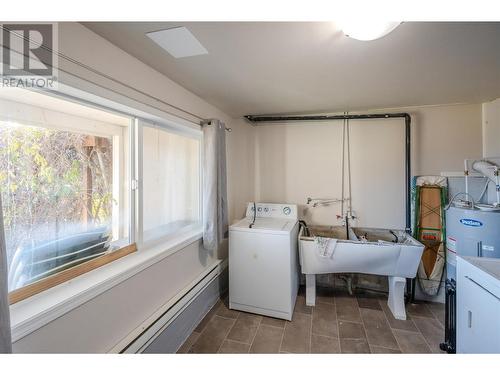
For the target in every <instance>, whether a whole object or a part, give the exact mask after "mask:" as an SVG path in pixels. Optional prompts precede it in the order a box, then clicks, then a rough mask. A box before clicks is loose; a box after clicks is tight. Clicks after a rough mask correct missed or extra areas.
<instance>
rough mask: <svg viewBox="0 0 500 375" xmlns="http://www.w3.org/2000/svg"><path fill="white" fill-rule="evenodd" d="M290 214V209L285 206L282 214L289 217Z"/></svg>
mask: <svg viewBox="0 0 500 375" xmlns="http://www.w3.org/2000/svg"><path fill="white" fill-rule="evenodd" d="M291 212H292V209H291V208H290V207H288V206H286V207H284V208H283V213H284V214H285V215H290V214H291Z"/></svg>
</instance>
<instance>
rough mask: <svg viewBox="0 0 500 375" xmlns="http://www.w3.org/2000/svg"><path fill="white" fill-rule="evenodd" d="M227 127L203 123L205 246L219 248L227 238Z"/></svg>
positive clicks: (219, 123) (211, 248)
mask: <svg viewBox="0 0 500 375" xmlns="http://www.w3.org/2000/svg"><path fill="white" fill-rule="evenodd" d="M225 130H226V126H225V125H224V123H223V122H222V121H219V120H210V121H208V122H206V123H204V124H203V151H204V153H203V246H204V247H205V248H206V249H207V250H217V249H218V248H219V245H220V244H221V242H222V241H223V240H224V238H226V237H227V229H228V212H227V181H226V131H225Z"/></svg>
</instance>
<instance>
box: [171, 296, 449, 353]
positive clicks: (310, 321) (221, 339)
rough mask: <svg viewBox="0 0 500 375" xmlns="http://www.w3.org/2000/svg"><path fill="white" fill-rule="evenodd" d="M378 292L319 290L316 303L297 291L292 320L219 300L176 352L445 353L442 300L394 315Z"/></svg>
mask: <svg viewBox="0 0 500 375" xmlns="http://www.w3.org/2000/svg"><path fill="white" fill-rule="evenodd" d="M386 302H387V301H386V298H384V297H383V296H380V295H367V294H357V295H354V296H349V295H347V294H345V293H344V292H339V291H334V290H330V289H320V290H318V297H317V300H316V306H314V307H309V306H306V305H305V297H304V293H303V290H301V292H300V293H299V296H298V298H297V303H296V305H295V311H294V314H293V319H292V321H291V322H288V321H284V320H279V319H274V318H269V317H263V316H260V315H254V314H249V313H245V312H239V311H235V310H230V309H228V307H227V298H226V299H225V300H221V301H219V302H218V303H217V304H216V305H215V306H214V307H213V308H212V310H211V311H210V312H209V313H208V314H207V316H206V317H205V318H204V319H203V320H202V321H201V322H200V324H199V325H198V326H197V327H196V328H195V330H194V332H193V333H192V334H191V336H190V337H189V338H188V339H187V340H186V342H185V343H184V345H182V347H181V348H180V349H179V351H178V353H443V352H441V351H440V350H439V343H440V342H441V341H443V337H444V305H442V304H437V303H424V302H419V303H416V304H408V305H407V315H408V318H407V320H406V321H401V320H396V319H394V318H393V316H392V314H391V312H390V311H389V309H388V307H387V303H386Z"/></svg>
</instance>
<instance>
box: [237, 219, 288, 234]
mask: <svg viewBox="0 0 500 375" xmlns="http://www.w3.org/2000/svg"><path fill="white" fill-rule="evenodd" d="M250 223H251V220H249V219H247V218H245V219H242V220H240V221H238V222H237V223H235V224H233V225H231V226H230V227H229V230H232V231H243V232H254V233H270V234H289V233H290V232H291V231H292V230H293V228H294V227H295V225H296V224H297V220H287V219H276V218H267V217H258V218H256V219H255V223H254V225H253V226H252V228H249V227H248V226H249V225H250Z"/></svg>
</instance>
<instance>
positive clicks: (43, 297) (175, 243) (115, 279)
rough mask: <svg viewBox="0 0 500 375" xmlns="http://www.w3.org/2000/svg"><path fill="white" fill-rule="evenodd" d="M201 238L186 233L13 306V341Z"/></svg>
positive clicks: (196, 231)
mask: <svg viewBox="0 0 500 375" xmlns="http://www.w3.org/2000/svg"><path fill="white" fill-rule="evenodd" d="M201 238H202V231H201V228H197V229H192V230H190V231H186V232H184V233H182V234H179V235H178V236H176V237H175V238H171V239H169V240H168V241H166V242H164V243H162V244H161V245H157V246H154V247H151V248H148V249H147V250H143V251H138V252H136V253H133V254H130V255H128V256H125V257H123V258H121V259H118V260H116V261H114V262H111V263H109V264H106V265H105V266H102V267H100V268H98V269H95V270H93V271H90V272H88V273H86V274H83V275H81V276H79V277H77V278H75V279H72V280H70V281H67V282H65V283H63V284H60V285H57V286H55V287H53V288H51V289H48V290H46V291H44V292H42V293H39V294H37V295H34V296H32V297H30V298H27V299H25V300H23V301H20V302H18V303H16V304H13V305H11V307H10V315H11V316H10V319H11V328H12V341H13V342H16V341H18V340H19V339H21V338H23V337H24V336H26V335H29V334H30V333H31V332H33V331H35V330H37V329H39V328H40V327H42V326H44V325H46V324H48V323H50V322H51V321H53V320H55V319H57V318H58V317H60V316H62V315H64V314H65V313H67V312H68V311H70V310H72V309H74V308H76V307H78V306H80V305H82V304H84V303H85V302H87V301H89V300H91V299H92V298H95V297H96V296H98V295H99V294H102V293H104V292H105V291H107V290H109V289H111V288H112V287H114V286H115V285H117V284H119V283H121V282H123V281H125V280H126V279H128V278H130V277H132V276H134V275H135V274H137V273H139V272H141V271H142V270H144V269H146V268H147V267H150V266H151V265H153V264H155V263H157V262H159V261H161V260H163V259H164V258H166V257H168V256H170V255H172V254H174V253H176V252H177V251H179V250H181V249H183V248H184V247H186V246H188V245H190V244H192V243H194V242H196V241H198V240H200V239H201Z"/></svg>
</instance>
